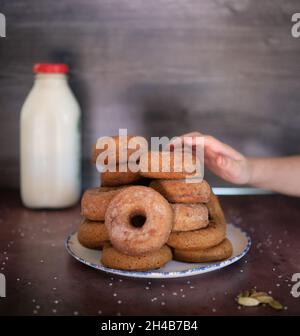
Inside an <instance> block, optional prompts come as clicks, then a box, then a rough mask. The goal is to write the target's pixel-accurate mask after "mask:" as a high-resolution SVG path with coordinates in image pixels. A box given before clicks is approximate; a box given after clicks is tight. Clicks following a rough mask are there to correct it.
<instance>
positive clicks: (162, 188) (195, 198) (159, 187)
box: [150, 180, 211, 203]
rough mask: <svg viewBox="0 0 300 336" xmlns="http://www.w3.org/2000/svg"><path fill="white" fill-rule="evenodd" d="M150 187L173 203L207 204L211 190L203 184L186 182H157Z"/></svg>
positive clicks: (205, 183) (203, 182)
mask: <svg viewBox="0 0 300 336" xmlns="http://www.w3.org/2000/svg"><path fill="white" fill-rule="evenodd" d="M150 187H151V188H153V189H155V190H156V191H158V192H159V193H160V194H162V195H163V196H164V197H165V198H166V199H167V200H168V201H169V202H171V203H207V202H208V201H209V200H210V195H211V188H210V186H209V184H208V183H207V182H206V181H205V180H203V181H202V182H199V183H198V182H196V183H187V182H186V181H185V180H155V181H152V182H151V183H150Z"/></svg>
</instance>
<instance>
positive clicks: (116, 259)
mask: <svg viewBox="0 0 300 336" xmlns="http://www.w3.org/2000/svg"><path fill="white" fill-rule="evenodd" d="M171 259H172V252H171V249H170V248H169V247H168V246H167V245H164V246H162V247H161V248H160V249H159V250H157V251H154V252H151V253H147V254H144V255H141V256H129V255H126V254H123V253H121V252H119V251H118V250H116V249H115V248H114V247H113V246H111V245H109V244H106V245H105V246H104V248H103V251H102V257H101V262H102V264H103V265H104V266H106V267H110V268H114V269H121V270H129V271H147V270H151V269H156V268H160V267H162V266H164V265H165V264H166V263H167V262H168V261H170V260H171Z"/></svg>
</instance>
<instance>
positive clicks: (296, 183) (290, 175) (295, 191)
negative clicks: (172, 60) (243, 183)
mask: <svg viewBox="0 0 300 336" xmlns="http://www.w3.org/2000/svg"><path fill="white" fill-rule="evenodd" d="M248 163H249V167H250V179H249V184H250V185H252V186H255V187H258V188H262V189H269V190H273V191H276V192H279V193H283V194H287V195H293V196H300V156H290V157H283V158H248Z"/></svg>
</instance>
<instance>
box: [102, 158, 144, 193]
mask: <svg viewBox="0 0 300 336" xmlns="http://www.w3.org/2000/svg"><path fill="white" fill-rule="evenodd" d="M122 166H124V168H125V169H126V170H127V171H122ZM125 169H124V170H125ZM140 179H141V175H140V174H139V173H138V172H132V171H130V169H129V167H128V164H127V163H122V164H119V165H118V166H117V169H116V171H115V172H113V171H105V172H103V173H101V185H102V186H105V187H115V186H121V185H126V184H132V183H134V182H137V181H139V180H140Z"/></svg>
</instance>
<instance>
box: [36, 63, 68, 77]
mask: <svg viewBox="0 0 300 336" xmlns="http://www.w3.org/2000/svg"><path fill="white" fill-rule="evenodd" d="M69 70H70V69H69V66H68V65H67V64H63V63H37V64H35V65H34V66H33V72H35V73H61V74H66V73H68V72H69Z"/></svg>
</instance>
